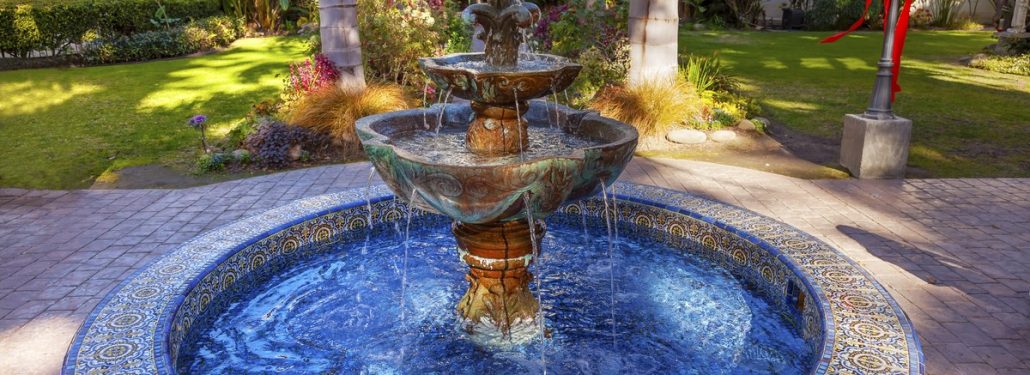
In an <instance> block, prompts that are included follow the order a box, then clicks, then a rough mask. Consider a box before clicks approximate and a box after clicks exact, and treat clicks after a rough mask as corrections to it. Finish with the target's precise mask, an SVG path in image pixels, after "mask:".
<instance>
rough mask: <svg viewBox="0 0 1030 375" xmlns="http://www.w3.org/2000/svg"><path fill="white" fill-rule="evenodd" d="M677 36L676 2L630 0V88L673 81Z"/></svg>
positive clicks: (677, 17) (665, 0)
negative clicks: (648, 82)
mask: <svg viewBox="0 0 1030 375" xmlns="http://www.w3.org/2000/svg"><path fill="white" fill-rule="evenodd" d="M678 34H679V11H678V8H677V4H676V0H630V3H629V43H630V69H629V83H630V85H636V84H639V83H642V82H645V81H649V80H667V79H674V78H675V77H676V74H677V72H678V63H677V61H678V55H677V53H678V51H677V48H678V45H679V43H678V39H679V35H678Z"/></svg>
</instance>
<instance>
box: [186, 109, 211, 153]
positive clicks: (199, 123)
mask: <svg viewBox="0 0 1030 375" xmlns="http://www.w3.org/2000/svg"><path fill="white" fill-rule="evenodd" d="M206 123H207V116H204V115H196V116H193V117H190V119H189V120H188V121H186V124H187V125H189V126H190V127H192V128H194V129H197V131H199V132H200V147H201V149H203V150H204V153H208V152H210V150H209V149H208V147H207V136H206V135H204V133H205V132H206V131H207V126H206V125H205V124H206Z"/></svg>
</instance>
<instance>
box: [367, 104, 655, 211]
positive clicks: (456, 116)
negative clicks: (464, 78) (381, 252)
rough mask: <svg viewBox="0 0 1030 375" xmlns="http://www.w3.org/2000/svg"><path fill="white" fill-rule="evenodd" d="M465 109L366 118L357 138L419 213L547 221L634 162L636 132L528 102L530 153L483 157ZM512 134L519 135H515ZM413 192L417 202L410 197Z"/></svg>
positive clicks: (470, 113) (461, 106)
mask: <svg viewBox="0 0 1030 375" xmlns="http://www.w3.org/2000/svg"><path fill="white" fill-rule="evenodd" d="M472 116H473V111H472V109H471V107H470V106H469V105H468V104H453V105H437V106H434V107H432V108H430V109H416V110H408V111H401V112H393V113H387V114H381V115H375V116H370V117H366V118H363V119H361V120H359V121H358V123H357V126H356V127H357V132H358V135H359V137H360V138H361V142H362V144H363V145H364V147H365V152H366V154H367V155H368V157H369V159H370V160H371V162H372V164H373V165H374V166H375V168H376V170H377V171H378V172H379V175H380V176H382V178H383V180H385V181H386V183H387V185H389V186H390V188H391V189H392V190H393V191H394V193H396V194H397V195H398V196H400V197H401V198H402V199H404V200H406V201H413V202H415V203H414V204H415V205H416V206H417V207H419V208H422V209H426V210H429V211H432V212H436V213H441V214H444V215H447V216H450V217H452V218H455V219H457V220H458V221H461V222H465V223H473V224H484V223H493V222H500V221H510V220H515V219H520V218H524V217H525V215H526V208H527V207H526V204H525V202H526V200H525V197H526V196H528V202H529V209H530V210H532V214H533V217H535V218H538V219H539V218H544V217H546V216H547V215H549V214H550V213H552V212H554V210H556V209H558V207H559V206H561V204H562V203H563V202H566V201H572V200H576V199H579V198H582V197H585V196H589V195H592V194H595V193H597V192H598V191H600V189H601V184H602V183H603V184H605V185H610V184H611V183H613V182H614V181H615V179H616V178H618V176H619V174H620V173H622V170H623V168H624V167H625V165H626V164H627V163H628V162H629V161H630V159H631V158H632V157H633V150H634V149H635V147H636V144H637V131H636V129H634V128H633V127H631V126H629V125H626V124H623V123H620V122H618V121H615V120H612V119H609V118H605V117H602V116H600V115H598V114H596V113H593V112H584V111H577V110H573V109H570V108H568V107H564V106H558V105H554V104H551V103H546V102H543V101H530V102H529V109H528V110H527V111H526V113H525V120H526V121H528V123H529V124H530V126H529V127H528V130H527V132H526V133H527V134H519V135H518V136H524V137H526V138H528V147H527V148H526V150H525V151H524V152H523V153H521V154H516V155H510V156H504V157H483V156H479V155H477V154H475V153H473V152H471V151H469V150H468V149H467V147H466V145H465V142H466V140H465V134H466V132H467V130H468V126H469V122H470V121H471V119H472ZM513 136H515V135H513ZM412 194H414V196H413V195H412Z"/></svg>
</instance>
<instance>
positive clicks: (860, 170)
mask: <svg viewBox="0 0 1030 375" xmlns="http://www.w3.org/2000/svg"><path fill="white" fill-rule="evenodd" d="M911 134H912V121H911V120H908V119H904V118H901V117H895V118H893V119H886V120H878V119H871V118H867V117H863V116H861V115H845V116H844V135H843V137H842V138H841V142H840V164H841V165H843V166H844V168H847V169H848V171H849V172H850V173H851V175H853V176H855V177H858V178H863V179H877V178H882V179H889V178H904V177H905V165H906V163H907V162H908V142H909V139H910V138H911Z"/></svg>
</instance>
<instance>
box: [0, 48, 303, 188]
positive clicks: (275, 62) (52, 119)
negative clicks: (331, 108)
mask: <svg viewBox="0 0 1030 375" xmlns="http://www.w3.org/2000/svg"><path fill="white" fill-rule="evenodd" d="M263 46H267V48H264V47H263ZM302 51H303V46H302V45H300V42H299V41H297V40H291V39H286V40H282V39H279V40H278V42H269V41H267V40H260V41H258V42H255V41H253V40H250V41H244V42H243V44H242V45H237V46H235V47H234V48H232V49H229V50H227V51H224V52H221V53H218V54H213V55H205V56H199V57H191V58H182V59H170V60H161V61H152V62H147V63H138V64H123V65H112V66H101V67H91V68H78V69H43V70H26V71H17V72H8V73H6V74H12V73H18V74H17V75H12V76H8V77H4V75H6V74H0V82H2V83H0V85H3V86H6V87H13V88H14V89H13V91H17V88H18V87H29V88H39V87H45V88H47V89H39V90H38V91H39V93H38V95H36V96H38V97H43V98H46V97H48V96H52V95H58V94H66V93H67V92H69V91H70V89H71V88H73V87H74V85H77V84H79V85H82V84H88V85H89V88H90V89H89V91H88V92H81V93H78V94H72V95H66V96H67V97H66V98H61V100H52V102H50V103H43V104H40V105H37V106H36V107H34V108H27V107H22V109H21V110H20V111H17V112H13V111H12V112H11V113H7V114H0V137H3V138H7V139H13V140H17V141H16V142H13V146H12V147H8V148H4V149H2V150H0V161H2V163H0V186H15V187H29V188H81V187H88V186H89V185H90V184H91V183H92V180H93V178H95V177H96V176H98V175H99V174H100V173H101V172H103V171H104V170H106V169H108V168H110V167H111V166H113V165H116V163H126V162H129V163H149V162H154V161H158V160H161V159H162V158H167V157H169V156H170V155H174V154H176V153H182V152H183V151H184V150H188V149H190V148H194V147H195V146H194V143H195V142H197V138H198V136H197V134H196V132H195V131H194V130H192V129H190V128H188V127H187V126H185V120H186V119H187V118H189V116H192V115H193V114H196V113H204V114H207V115H209V118H211V121H212V122H213V123H214V124H213V125H217V124H219V123H228V122H231V121H233V120H235V119H238V118H241V117H242V116H243V115H245V114H246V113H247V112H248V111H249V109H250V105H251V104H252V103H255V102H257V101H259V100H261V99H262V98H265V97H268V96H272V95H275V94H276V93H278V91H279V89H280V86H279V82H280V80H281V79H282V78H280V77H281V76H276V75H277V74H279V75H282V74H285V73H286V72H288V69H287V64H288V63H289V62H292V61H294V60H297V59H300V58H303V56H302V55H301V53H302ZM71 91H74V90H71Z"/></svg>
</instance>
